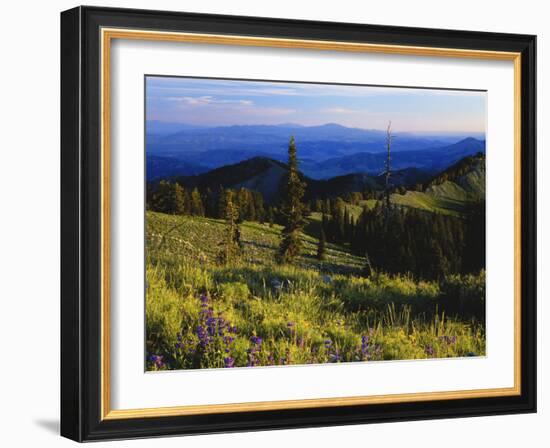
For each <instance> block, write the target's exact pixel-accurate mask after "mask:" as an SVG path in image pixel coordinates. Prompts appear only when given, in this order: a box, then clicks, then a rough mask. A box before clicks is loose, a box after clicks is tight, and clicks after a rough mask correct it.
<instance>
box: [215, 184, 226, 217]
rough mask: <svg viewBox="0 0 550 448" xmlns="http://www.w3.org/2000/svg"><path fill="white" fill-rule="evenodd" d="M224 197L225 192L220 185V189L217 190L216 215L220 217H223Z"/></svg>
mask: <svg viewBox="0 0 550 448" xmlns="http://www.w3.org/2000/svg"><path fill="white" fill-rule="evenodd" d="M226 198H227V193H226V191H225V190H224V188H223V187H222V186H221V185H220V191H219V192H218V215H217V217H218V218H220V219H224V218H225V207H226V205H227V204H226Z"/></svg>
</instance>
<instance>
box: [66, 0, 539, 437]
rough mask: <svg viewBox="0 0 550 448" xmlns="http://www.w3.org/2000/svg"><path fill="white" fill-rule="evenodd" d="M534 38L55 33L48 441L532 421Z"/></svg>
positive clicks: (110, 28) (189, 27) (122, 13)
mask: <svg viewBox="0 0 550 448" xmlns="http://www.w3.org/2000/svg"><path fill="white" fill-rule="evenodd" d="M535 43H536V38H535V36H530V35H515V34H495V33H482V32H473V31H449V30H436V29H419V28H402V27H392V26H378V25H376V26H372V25H360V24H349V23H323V22H309V21H293V20H279V19H266V18H255V17H254V18H252V17H232V16H217V15H203V14H187V13H175V12H161V11H142V10H123V9H109V8H95V7H78V8H75V9H72V10H69V11H65V12H63V13H62V14H61V63H62V64H61V82H62V84H61V106H62V107H61V109H62V115H61V131H62V132H61V171H62V191H61V205H62V212H61V213H62V216H61V232H62V233H61V234H62V261H61V270H62V291H61V302H62V303H61V310H62V328H61V350H62V366H61V367H62V368H61V374H62V378H61V385H62V387H61V413H62V415H61V433H62V435H63V436H65V437H68V438H71V439H74V440H77V441H91V440H100V439H118V438H134V437H152V436H159V435H178V434H181V435H184V434H196V433H208V432H227V431H245V430H259V429H277V428H296V427H311V426H327V425H341V424H357V423H369V422H385V421H398V420H413V419H431V418H446V417H462V416H477V415H495V414H508V413H524V412H535V411H536V346H535V344H536V309H535V308H536V228H535V223H536V192H535V185H536V183H535V132H536V120H535V104H536V97H535V89H536V83H535V74H536V70H535Z"/></svg>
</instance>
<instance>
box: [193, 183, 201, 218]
mask: <svg viewBox="0 0 550 448" xmlns="http://www.w3.org/2000/svg"><path fill="white" fill-rule="evenodd" d="M191 214H192V215H194V216H204V205H203V203H202V198H201V194H200V193H199V190H197V189H196V188H195V189H193V191H192V192H191Z"/></svg>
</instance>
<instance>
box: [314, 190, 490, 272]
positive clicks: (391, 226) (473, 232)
mask: <svg viewBox="0 0 550 448" xmlns="http://www.w3.org/2000/svg"><path fill="white" fill-rule="evenodd" d="M464 216H465V217H460V218H459V217H454V216H447V215H442V214H438V213H431V212H423V211H420V210H416V209H400V208H392V209H391V212H390V213H389V214H388V217H387V218H386V215H385V209H384V207H383V205H380V204H379V205H378V206H376V207H374V208H372V209H369V208H368V207H364V209H363V211H362V213H361V215H360V216H359V217H358V218H357V219H354V217H353V216H351V214H350V213H349V212H348V210H347V207H346V206H345V202H344V201H343V200H341V199H339V198H337V199H335V200H334V201H332V202H331V213H330V214H323V220H322V229H323V232H324V234H325V235H326V238H327V241H329V242H333V243H337V244H345V245H349V247H350V250H351V251H352V252H353V253H355V254H357V255H360V256H365V257H367V258H368V260H369V263H368V264H369V272H370V271H371V270H372V269H374V270H378V271H380V272H387V273H390V274H397V273H400V274H403V273H410V274H412V275H413V276H415V277H418V278H425V279H441V278H443V277H444V276H445V275H447V274H449V273H478V272H479V271H480V270H481V269H483V268H484V267H485V203H484V202H480V203H477V204H473V205H471V206H470V208H469V210H467V211H466V213H465V215H464Z"/></svg>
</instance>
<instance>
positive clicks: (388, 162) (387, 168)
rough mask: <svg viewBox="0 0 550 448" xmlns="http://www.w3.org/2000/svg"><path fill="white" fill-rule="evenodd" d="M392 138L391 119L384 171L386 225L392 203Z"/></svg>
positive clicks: (387, 134)
mask: <svg viewBox="0 0 550 448" xmlns="http://www.w3.org/2000/svg"><path fill="white" fill-rule="evenodd" d="M392 140H393V134H392V129H391V120H390V121H389V123H388V127H387V129H386V151H387V155H386V166H385V169H384V171H383V172H382V174H383V175H384V177H385V186H384V196H385V205H386V207H385V210H384V218H385V221H386V225H387V223H388V216H389V213H390V207H391V203H390V186H391V181H390V177H391V144H392Z"/></svg>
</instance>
